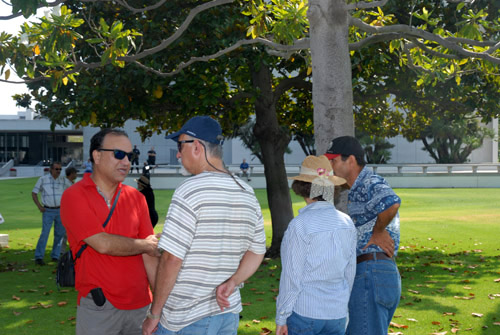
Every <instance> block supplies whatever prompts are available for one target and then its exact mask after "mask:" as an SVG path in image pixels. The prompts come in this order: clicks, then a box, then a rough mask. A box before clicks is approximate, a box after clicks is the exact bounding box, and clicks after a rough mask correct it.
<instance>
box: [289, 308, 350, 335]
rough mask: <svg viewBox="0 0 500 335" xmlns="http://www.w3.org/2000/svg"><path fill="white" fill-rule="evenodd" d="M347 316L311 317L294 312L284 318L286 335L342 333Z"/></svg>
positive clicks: (335, 334) (332, 334) (329, 334)
mask: <svg viewBox="0 0 500 335" xmlns="http://www.w3.org/2000/svg"><path fill="white" fill-rule="evenodd" d="M346 322H347V318H342V319H335V320H321V319H311V318H307V317H305V316H301V315H299V314H297V313H295V312H292V315H290V316H289V317H288V319H286V325H287V328H288V335H298V334H308V335H344V334H345V326H346Z"/></svg>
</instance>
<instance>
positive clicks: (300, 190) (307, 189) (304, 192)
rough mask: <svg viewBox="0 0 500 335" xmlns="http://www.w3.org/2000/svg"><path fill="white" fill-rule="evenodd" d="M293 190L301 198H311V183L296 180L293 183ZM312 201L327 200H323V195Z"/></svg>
mask: <svg viewBox="0 0 500 335" xmlns="http://www.w3.org/2000/svg"><path fill="white" fill-rule="evenodd" d="M292 190H293V191H294V192H295V194H297V195H298V196H299V197H304V198H309V196H310V195H311V183H309V182H307V181H302V180H294V181H293V183H292ZM312 200H317V201H325V199H323V196H321V195H320V196H317V197H315V198H314V199H312Z"/></svg>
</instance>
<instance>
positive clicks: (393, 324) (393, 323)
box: [389, 322, 408, 329]
mask: <svg viewBox="0 0 500 335" xmlns="http://www.w3.org/2000/svg"><path fill="white" fill-rule="evenodd" d="M389 327H394V328H403V329H406V328H408V326H407V325H400V324H397V323H395V322H391V323H390V324H389Z"/></svg>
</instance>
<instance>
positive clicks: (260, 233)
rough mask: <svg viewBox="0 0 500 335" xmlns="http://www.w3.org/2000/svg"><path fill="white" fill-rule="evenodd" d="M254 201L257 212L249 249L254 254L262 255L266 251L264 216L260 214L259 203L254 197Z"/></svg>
mask: <svg viewBox="0 0 500 335" xmlns="http://www.w3.org/2000/svg"><path fill="white" fill-rule="evenodd" d="M255 202H256V212H257V213H256V214H257V224H256V225H255V232H254V236H253V240H252V244H251V245H250V248H249V249H248V250H250V251H251V252H253V253H254V254H257V255H262V254H265V253H266V232H265V230H264V217H263V216H262V210H261V208H260V204H259V202H258V200H257V198H255Z"/></svg>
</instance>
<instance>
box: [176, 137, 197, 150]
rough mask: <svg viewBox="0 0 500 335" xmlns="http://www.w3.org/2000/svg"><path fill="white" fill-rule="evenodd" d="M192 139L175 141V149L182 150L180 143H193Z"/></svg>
mask: <svg viewBox="0 0 500 335" xmlns="http://www.w3.org/2000/svg"><path fill="white" fill-rule="evenodd" d="M193 142H194V140H184V141H177V151H179V152H181V151H182V143H193Z"/></svg>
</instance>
